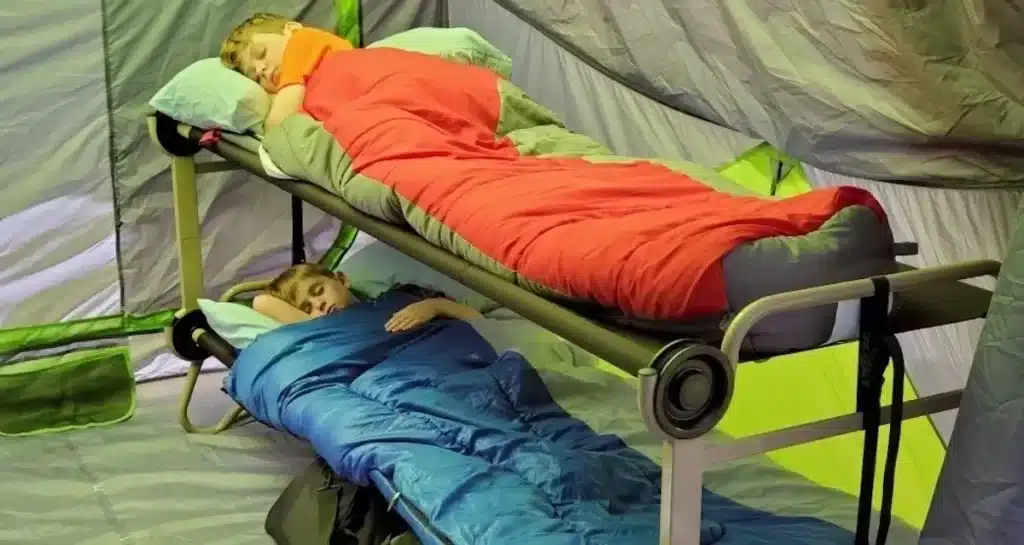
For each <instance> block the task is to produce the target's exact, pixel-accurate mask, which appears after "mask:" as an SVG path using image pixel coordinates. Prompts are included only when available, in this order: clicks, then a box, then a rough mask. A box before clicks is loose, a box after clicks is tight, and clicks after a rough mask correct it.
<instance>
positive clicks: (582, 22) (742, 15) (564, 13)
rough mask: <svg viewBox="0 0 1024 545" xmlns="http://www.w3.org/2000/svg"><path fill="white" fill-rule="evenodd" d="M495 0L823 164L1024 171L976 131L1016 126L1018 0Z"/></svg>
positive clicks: (955, 175) (618, 66)
mask: <svg viewBox="0 0 1024 545" xmlns="http://www.w3.org/2000/svg"><path fill="white" fill-rule="evenodd" d="M458 1H461V0H458ZM496 2H497V3H498V4H500V5H502V6H503V7H505V8H506V9H508V10H510V11H512V12H513V13H515V14H517V15H518V16H519V17H520V18H522V19H524V20H526V21H528V22H529V23H531V24H532V25H533V26H535V27H537V28H539V29H542V30H543V31H544V32H545V34H547V35H548V36H549V37H551V38H552V39H554V40H555V41H557V42H559V43H560V44H561V45H563V46H564V47H566V48H568V49H570V50H573V51H574V52H575V53H576V54H577V56H579V57H580V58H583V59H585V60H588V61H589V62H590V63H591V64H592V65H594V66H595V67H599V68H600V69H601V70H603V71H605V72H606V73H608V74H611V75H612V76H613V77H615V78H616V79H619V80H620V81H622V82H624V83H625V84H627V85H629V86H630V87H633V88H634V89H636V90H638V91H640V92H642V93H644V94H646V95H648V96H650V97H652V98H654V99H655V100H658V101H660V102H663V103H664V104H666V105H668V106H671V107H673V108H676V109H679V110H681V111H684V112H688V113H690V114H692V115H695V116H698V117H701V118H703V119H706V120H708V121H711V122H714V123H716V124H719V125H722V126H726V127H730V128H733V129H735V130H737V131H739V132H742V133H745V134H748V135H751V136H756V137H758V138H763V139H765V140H767V141H768V142H770V143H771V144H773V145H775V146H776V147H778V148H780V149H782V150H785V151H786V152H787V153H789V154H791V155H793V156H795V157H796V158H798V159H800V160H802V161H806V162H808V163H810V164H814V165H816V166H818V167H820V168H823V169H825V170H828V171H830V172H835V173H838V174H844V175H849V176H854V177H860V178H866V179H873V180H885V181H902V182H911V183H914V184H921V185H932V186H939V187H963V188H980V187H1001V186H1007V185H1014V186H1016V187H1020V186H1021V184H1022V183H1024V158H1022V155H1021V153H1019V151H1018V152H1017V153H1015V154H1012V155H1008V154H1005V153H994V152H991V151H983V150H980V149H979V148H978V146H977V145H976V144H977V142H978V141H990V140H993V141H998V140H1003V141H1005V140H1016V141H1018V145H1019V140H1020V138H1021V135H1022V134H1024V90H1022V86H1021V85H1020V74H1021V73H1024V34H1022V33H1021V32H1020V31H1019V29H1020V28H1024V10H1022V9H1021V5H1020V3H1019V2H1001V1H996V0H932V1H928V2H924V1H913V2H835V1H831V0H830V1H823V2H800V1H795V0H786V1H782V2H779V1H774V2H765V1H763V0H738V1H732V2H719V1H716V0H689V1H686V2H654V3H651V2H643V3H641V2H635V1H627V2H623V1H620V0H569V1H565V2H550V1H547V0H496ZM936 146H939V147H936ZM1018 150H1019V148H1018Z"/></svg>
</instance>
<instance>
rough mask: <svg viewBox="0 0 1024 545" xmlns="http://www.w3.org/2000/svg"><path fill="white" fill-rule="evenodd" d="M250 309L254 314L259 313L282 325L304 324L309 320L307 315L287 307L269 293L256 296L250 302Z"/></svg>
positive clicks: (284, 302) (289, 306)
mask: <svg viewBox="0 0 1024 545" xmlns="http://www.w3.org/2000/svg"><path fill="white" fill-rule="evenodd" d="M252 308H253V310H255V311H256V312H259V313H260V314H262V315H264V316H267V317H269V318H273V319H275V320H277V321H278V322H281V323H283V324H294V323H296V322H305V321H306V320H309V319H310V318H311V316H310V315H309V314H306V313H305V312H302V311H301V310H299V309H297V308H295V307H293V306H291V305H289V304H288V303H287V302H286V301H282V300H280V299H278V298H277V297H274V296H273V295H270V294H269V293H261V294H259V295H257V296H256V298H255V299H253V301H252Z"/></svg>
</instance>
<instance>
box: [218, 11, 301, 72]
mask: <svg viewBox="0 0 1024 545" xmlns="http://www.w3.org/2000/svg"><path fill="white" fill-rule="evenodd" d="M291 22H292V20H291V19H288V18H287V17H283V16H281V15H278V14H276V13H257V14H255V15H253V16H252V17H249V18H248V19H246V20H245V21H242V23H241V24H240V25H238V26H236V27H235V28H234V29H233V30H232V31H231V34H228V37H227V38H226V39H225V40H224V41H223V42H222V43H221V44H220V60H221V62H223V63H224V66H227V67H228V68H230V69H232V70H235V71H236V72H237V71H241V69H242V67H241V61H240V59H241V56H242V52H243V51H245V48H247V47H249V44H250V43H251V42H252V35H253V34H256V33H260V32H263V33H267V34H284V29H285V27H286V26H287V25H288V23H291Z"/></svg>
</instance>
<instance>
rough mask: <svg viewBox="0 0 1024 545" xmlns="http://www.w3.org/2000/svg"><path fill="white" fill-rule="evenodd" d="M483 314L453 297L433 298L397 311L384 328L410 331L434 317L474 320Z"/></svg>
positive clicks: (395, 330) (393, 330)
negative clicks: (454, 299) (457, 301)
mask: <svg viewBox="0 0 1024 545" xmlns="http://www.w3.org/2000/svg"><path fill="white" fill-rule="evenodd" d="M482 317H483V314H480V313H479V312H477V310H476V309H474V308H471V307H467V306H466V305H463V304H461V303H456V302H455V301H452V300H451V299H444V298H432V299H424V300H422V301H417V302H415V303H413V304H411V305H409V306H407V307H405V308H403V309H402V310H400V311H398V312H396V313H395V314H394V316H392V317H391V319H390V320H388V322H387V323H386V324H384V329H385V330H387V331H391V332H397V331H408V330H410V329H414V328H417V327H419V326H421V325H423V324H425V323H427V322H429V321H431V320H433V319H434V318H451V319H454V320H472V319H473V318H482Z"/></svg>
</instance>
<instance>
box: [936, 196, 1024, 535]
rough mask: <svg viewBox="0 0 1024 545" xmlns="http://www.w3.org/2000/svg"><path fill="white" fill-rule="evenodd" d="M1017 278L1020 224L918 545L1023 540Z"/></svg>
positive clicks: (1023, 295) (1022, 359) (1022, 239)
mask: <svg viewBox="0 0 1024 545" xmlns="http://www.w3.org/2000/svg"><path fill="white" fill-rule="evenodd" d="M1022 212H1024V209H1022ZM1021 271H1024V224H1018V226H1017V232H1016V234H1015V235H1014V237H1013V240H1012V242H1011V245H1010V253H1009V255H1007V257H1006V259H1005V260H1004V261H1003V269H1002V272H1001V274H1000V275H999V280H998V282H997V283H996V291H995V296H994V297H993V299H992V306H991V308H990V310H989V314H988V317H987V319H986V320H985V326H984V328H983V329H982V331H981V339H980V340H979V342H978V350H977V353H976V355H975V357H974V365H973V367H972V368H971V372H970V375H969V377H968V380H967V387H966V388H965V389H964V395H963V400H962V401H961V403H960V411H959V414H958V415H957V419H956V426H955V428H954V429H953V434H952V437H951V438H950V442H949V449H948V451H947V454H946V460H945V463H944V464H943V467H942V472H941V473H940V475H939V481H938V484H937V486H936V490H935V496H934V497H933V499H932V505H931V509H930V511H929V513H928V518H927V520H926V521H925V525H924V530H923V532H922V536H921V545H1017V544H1019V543H1020V542H1021V539H1022V536H1024V504H1022V500H1024V464H1022V460H1024V456H1022V453H1021V449H1020V446H1021V444H1022V443H1024V435H1022V434H1024V427H1022V424H1021V423H1022V422H1024V365H1022V363H1024V356H1022V351H1024V337H1022V335H1024V305H1022V301H1024V282H1022V280H1021V276H1020V275H1021ZM997 445H999V447H996V446H997ZM993 447H996V448H993Z"/></svg>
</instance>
